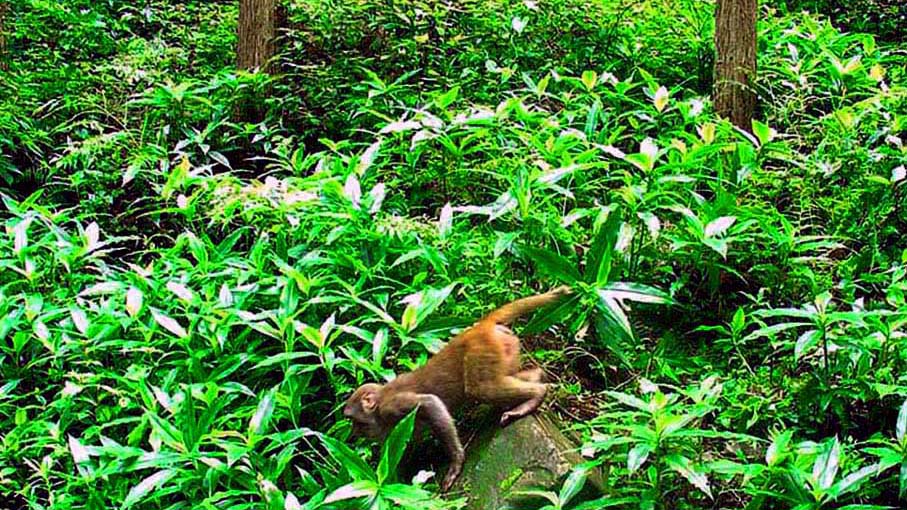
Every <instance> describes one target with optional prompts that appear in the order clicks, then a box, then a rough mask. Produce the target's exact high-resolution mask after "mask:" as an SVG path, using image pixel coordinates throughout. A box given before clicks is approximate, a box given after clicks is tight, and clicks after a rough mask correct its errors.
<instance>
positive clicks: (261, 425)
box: [249, 386, 277, 439]
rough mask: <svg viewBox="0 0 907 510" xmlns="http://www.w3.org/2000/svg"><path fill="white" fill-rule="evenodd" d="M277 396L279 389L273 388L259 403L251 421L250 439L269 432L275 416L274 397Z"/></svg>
mask: <svg viewBox="0 0 907 510" xmlns="http://www.w3.org/2000/svg"><path fill="white" fill-rule="evenodd" d="M276 395H277V387H276V386H275V387H273V388H271V389H270V390H269V391H268V392H267V393H265V394H264V396H263V397H262V398H261V401H259V402H258V408H257V409H256V410H255V414H253V415H252V419H251V420H249V439H251V438H253V437H255V436H260V435H262V434H263V433H265V432H266V431H267V430H268V425H269V424H270V422H271V416H272V415H273V414H274V397H275V396H276Z"/></svg>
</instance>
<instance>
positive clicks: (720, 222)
mask: <svg viewBox="0 0 907 510" xmlns="http://www.w3.org/2000/svg"><path fill="white" fill-rule="evenodd" d="M736 221H737V217H736V216H722V217H720V218H717V219H714V220H712V221H710V222H709V224H708V225H706V226H705V231H704V235H705V237H716V236H720V235H722V234H724V233H725V232H727V229H729V228H731V225H733V224H734V222H736Z"/></svg>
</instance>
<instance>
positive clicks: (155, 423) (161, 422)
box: [145, 411, 186, 452]
mask: <svg viewBox="0 0 907 510" xmlns="http://www.w3.org/2000/svg"><path fill="white" fill-rule="evenodd" d="M145 416H146V417H148V421H149V422H150V423H151V428H153V429H154V431H155V432H156V433H157V434H158V436H159V437H160V438H161V440H162V441H163V442H164V444H166V445H167V446H169V447H170V448H173V449H174V450H176V451H178V452H186V446H185V445H184V444H183V434H182V432H180V431H179V429H177V428H176V427H174V426H173V424H171V423H170V422H169V421H167V420H165V419H163V418H161V417H160V416H158V415H156V414H154V413H152V412H150V411H146V412H145Z"/></svg>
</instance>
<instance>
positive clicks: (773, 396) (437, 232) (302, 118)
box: [0, 0, 907, 510]
mask: <svg viewBox="0 0 907 510" xmlns="http://www.w3.org/2000/svg"><path fill="white" fill-rule="evenodd" d="M859 3H860V2H857V4H859ZM863 4H872V5H873V6H877V7H878V8H877V9H875V8H874V9H867V8H865V7H860V6H857V5H853V6H851V7H852V8H851V9H850V10H847V11H846V13H842V12H841V11H840V9H841V8H842V7H841V5H840V4H838V3H837V2H825V3H822V2H801V3H797V2H790V1H788V2H780V1H779V2H774V3H773V2H765V3H764V5H762V6H761V10H760V24H759V48H758V50H759V51H758V58H759V69H760V74H759V81H758V92H759V100H760V112H759V119H760V120H758V121H756V122H754V123H753V126H752V128H753V129H752V131H753V133H752V134H749V133H746V132H744V131H741V130H738V129H735V128H733V127H732V126H730V125H729V124H728V123H727V122H725V121H722V120H719V119H717V118H715V116H714V115H713V114H712V111H711V104H710V101H709V91H710V88H711V79H712V78H711V70H712V62H713V58H714V57H713V48H712V44H711V41H712V30H713V22H712V16H713V6H712V5H711V3H709V2H701V1H699V0H648V1H646V0H626V1H624V0H621V1H618V0H559V1H556V2H534V1H529V0H526V1H516V0H485V1H479V0H468V1H464V2H452V3H445V2H430V1H423V0H401V1H396V2H383V1H378V0H361V1H357V2H344V1H337V0H294V1H293V2H291V3H289V4H288V5H287V6H286V8H287V12H286V17H287V22H288V28H287V30H286V32H285V35H284V37H283V39H282V41H281V48H282V53H281V55H280V58H279V59H278V62H277V65H276V68H277V70H278V71H279V73H277V74H275V75H274V77H273V78H272V77H268V76H266V75H264V74H250V73H242V72H237V71H236V70H235V69H233V68H232V65H233V59H234V57H233V55H234V54H233V48H234V46H235V43H236V41H235V31H236V30H235V19H236V5H235V2H232V1H223V2H214V1H200V0H187V1H183V2H172V1H166V0H148V1H146V2H126V1H122V0H104V1H100V2H98V1H89V0H65V1H60V2H48V1H45V0H19V1H16V2H12V4H11V13H10V14H9V15H8V17H7V19H6V25H7V26H6V30H7V32H8V34H9V35H8V43H9V54H8V55H7V59H8V63H9V70H8V71H0V193H2V199H3V204H4V209H5V211H4V213H3V224H4V227H5V231H4V233H3V235H0V495H2V496H4V497H7V498H13V497H15V498H16V499H15V501H20V502H27V505H28V507H29V508H35V509H39V508H40V509H45V508H46V509H50V508H53V509H70V508H73V509H76V508H88V509H100V508H119V507H122V508H129V507H135V508H168V509H178V508H193V509H194V508H210V509H213V508H219V509H245V508H275V509H276V508H286V509H288V510H290V509H298V508H307V509H314V508H354V507H367V506H369V505H371V507H372V508H397V507H400V508H442V507H450V506H457V505H458V504H459V501H458V499H457V495H456V494H453V495H450V496H447V497H445V498H440V497H438V496H437V495H436V493H435V490H436V487H437V485H436V484H437V481H436V480H435V479H433V478H432V479H429V480H425V479H424V477H419V479H417V480H410V479H408V478H402V477H396V476H395V475H396V473H395V471H396V470H395V469H394V467H395V466H396V463H397V462H398V461H399V458H400V456H399V453H400V452H401V451H402V449H403V447H404V445H405V443H406V442H407V440H408V438H409V430H408V429H407V428H406V427H405V425H406V423H404V426H403V427H401V428H400V429H398V430H397V432H396V433H395V435H394V436H392V437H391V438H390V440H389V441H388V443H387V444H386V445H385V447H384V449H383V450H380V451H374V452H373V451H372V449H370V448H369V447H368V445H367V444H366V443H357V442H354V441H352V440H350V439H349V438H348V435H349V424H348V423H347V422H346V421H344V420H343V419H342V416H340V413H339V412H338V407H339V404H340V403H341V402H342V400H343V398H344V397H345V396H346V395H347V394H348V392H349V391H350V390H351V388H353V387H354V386H355V385H357V384H358V383H360V382H363V381H365V380H374V379H382V378H388V377H392V376H393V374H394V373H398V372H400V371H404V370H407V369H410V368H412V367H414V366H417V365H419V364H420V363H422V362H424V360H425V359H426V358H427V357H428V356H429V354H430V353H431V352H433V351H434V350H435V349H437V347H438V346H439V345H440V344H441V342H443V341H444V340H445V339H447V338H448V337H449V335H450V334H451V333H452V332H454V331H456V330H457V328H459V327H461V326H463V325H468V324H470V323H471V322H472V321H473V320H474V319H475V318H476V317H477V316H478V315H479V314H480V313H482V312H484V311H487V310H489V309H490V308H492V307H493V306H495V305H496V304H500V303H503V302H505V301H507V300H508V299H511V298H514V297H517V296H523V295H527V294H529V293H531V292H533V291H536V290H544V289H548V288H550V287H552V286H554V285H556V284H560V283H568V284H570V285H571V286H572V287H573V288H574V289H575V290H576V291H577V293H578V294H579V298H577V299H574V300H571V301H569V302H568V304H567V305H565V306H561V307H559V308H557V309H555V310H553V311H550V312H549V313H546V314H540V315H538V316H537V317H536V318H535V320H533V322H532V323H530V324H529V325H528V326H527V327H525V328H521V329H520V331H521V334H522V335H523V336H524V337H525V339H526V340H525V342H526V344H527V345H528V346H529V349H528V350H529V351H530V352H529V353H528V357H530V358H532V359H533V360H534V361H535V362H536V363H537V364H540V365H541V366H543V367H544V368H546V370H547V372H548V373H549V375H551V376H553V377H554V378H555V380H556V382H558V383H559V384H558V385H557V387H556V388H557V389H556V390H555V394H554V395H552V396H551V397H550V398H549V400H551V401H552V404H550V407H552V408H554V409H555V410H557V411H558V412H560V413H562V414H563V416H564V417H565V418H566V419H567V421H568V423H570V424H572V426H573V427H575V428H576V429H577V431H578V432H579V434H581V435H582V437H583V438H584V439H585V441H586V442H585V445H584V448H583V455H584V456H585V457H586V458H587V459H588V461H589V462H588V465H584V466H579V467H578V471H577V474H576V475H575V476H572V477H570V478H568V480H567V481H566V482H565V486H564V490H563V491H562V493H561V495H560V496H556V495H554V494H551V497H552V501H551V502H550V505H551V506H549V507H547V508H579V507H580V505H582V504H585V505H586V508H603V507H606V506H608V505H612V506H614V507H617V508H643V509H649V508H750V509H760V508H761V509H776V508H777V509H782V508H791V509H798V510H807V509H810V510H813V509H820V508H821V509H827V508H850V509H854V510H856V509H868V508H882V507H898V508H903V507H904V505H905V502H907V377H905V373H904V369H905V368H907V238H905V236H904V232H907V210H905V209H907V200H905V194H907V185H905V182H907V176H905V174H907V170H905V167H907V145H905V143H907V57H905V55H907V46H905V43H904V42H903V41H904V39H903V32H902V31H903V29H904V27H905V23H907V22H905V21H904V15H905V13H904V8H903V6H902V5H899V4H898V3H897V2H884V1H881V0H880V1H879V2H862V4H861V5H863ZM804 7H806V8H816V9H819V10H822V11H824V12H826V13H828V14H832V15H834V16H835V17H834V22H835V24H832V22H831V21H829V20H828V19H827V18H824V17H822V15H821V14H811V13H808V12H804V11H801V8H804ZM870 17H872V18H871V19H870ZM869 29H876V30H877V33H876V34H870V33H861V32H859V31H860V30H869ZM249 104H253V105H254V106H256V107H257V108H259V109H260V111H262V112H263V120H262V121H261V122H258V123H248V122H240V121H238V120H237V119H238V118H239V117H238V116H237V112H238V111H239V110H241V109H244V108H247V107H248V105H249ZM410 425H411V424H410ZM379 460H380V465H379ZM376 466H378V467H377V468H376ZM441 467H442V466H438V468H439V469H440V468H441ZM595 467H598V468H601V469H603V470H606V471H607V472H608V473H609V476H608V478H607V486H606V491H605V493H604V494H601V495H600V499H597V500H594V501H592V502H587V503H582V502H581V501H578V500H577V499H574V500H570V501H566V500H569V499H570V497H569V496H570V495H572V494H575V491H574V490H573V489H574V488H575V486H576V485H578V484H579V483H582V482H583V473H584V472H585V470H588V469H591V468H595ZM565 499H566V500H565ZM10 501H13V499H10ZM356 505H358V506H356ZM571 505H572V506H571ZM874 505H875V506H874ZM0 506H2V505H0ZM542 506H543V504H542V503H540V504H539V508H541V507H542ZM14 508H16V507H15V506H14Z"/></svg>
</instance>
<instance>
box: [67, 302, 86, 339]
mask: <svg viewBox="0 0 907 510" xmlns="http://www.w3.org/2000/svg"><path fill="white" fill-rule="evenodd" d="M69 316H70V318H71V319H72V323H73V324H74V325H75V326H76V329H77V330H79V333H82V334H83V335H84V334H85V332H86V331H88V316H86V315H85V311H84V310H82V309H81V308H79V307H76V306H74V307H72V308H70V309H69Z"/></svg>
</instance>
